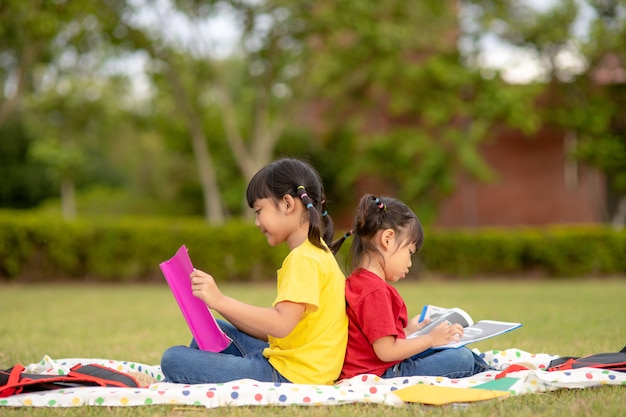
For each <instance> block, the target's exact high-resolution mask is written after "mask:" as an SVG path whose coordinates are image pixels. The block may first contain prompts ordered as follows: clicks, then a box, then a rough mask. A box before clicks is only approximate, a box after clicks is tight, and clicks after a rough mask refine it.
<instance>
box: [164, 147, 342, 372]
mask: <svg viewBox="0 0 626 417" xmlns="http://www.w3.org/2000/svg"><path fill="white" fill-rule="evenodd" d="M246 197H247V200H248V205H249V206H250V207H251V208H252V209H254V211H255V214H256V220H255V225H256V226H257V227H259V229H260V230H261V232H262V233H263V234H264V235H265V236H266V238H267V241H268V243H269V244H270V245H271V246H276V245H279V244H281V243H283V242H284V243H286V244H287V245H288V246H289V249H290V252H289V254H288V255H287V257H286V258H285V260H284V261H283V264H282V267H281V268H280V269H279V270H278V274H277V295H276V299H275V300H274V302H273V303H272V306H271V307H256V306H253V305H249V304H246V303H243V302H241V301H238V300H236V299H234V298H232V297H229V296H227V295H225V294H223V293H222V292H221V291H220V290H219V288H218V287H217V285H216V283H215V280H214V278H213V277H212V276H211V275H210V274H208V273H206V272H203V271H199V270H195V271H194V272H193V273H192V274H191V276H190V278H191V283H190V285H191V287H192V291H193V294H194V295H195V296H196V297H198V298H200V299H201V300H202V301H204V303H205V304H206V305H207V306H208V307H209V308H212V309H214V310H216V311H218V312H219V313H220V314H221V315H222V316H223V317H224V318H226V320H227V321H222V320H220V321H218V322H219V325H220V327H221V328H222V330H224V332H225V333H226V334H227V335H228V336H229V337H230V338H231V339H232V343H231V344H230V345H229V346H228V347H227V348H226V349H224V350H223V351H222V352H217V353H215V352H206V351H202V350H199V349H198V347H197V344H196V343H195V341H192V343H191V345H190V346H189V347H186V346H173V347H171V348H169V349H167V350H166V351H165V352H164V354H163V357H162V358H161V369H162V371H163V373H164V375H165V376H166V381H168V382H178V383H186V384H199V383H218V382H227V381H232V380H237V379H242V378H250V379H254V380H257V381H267V382H293V383H300V384H332V383H333V382H334V381H335V380H336V379H337V378H338V377H339V373H340V372H341V367H342V364H343V359H344V354H345V350H346V344H347V339H348V320H347V317H346V311H345V277H344V275H343V272H342V271H341V269H340V268H339V266H338V265H337V261H336V260H335V257H334V255H333V253H332V252H331V251H330V249H329V247H328V245H330V240H331V239H332V235H333V225H332V221H331V219H330V217H329V216H328V215H327V213H326V209H325V196H324V190H323V186H322V183H321V180H320V176H319V174H318V173H317V171H315V169H313V168H312V167H311V166H310V165H309V164H307V163H305V162H303V161H300V160H297V159H291V158H285V159H280V160H277V161H275V162H273V163H271V164H270V165H267V166H266V167H264V168H262V169H261V170H260V171H259V172H257V173H256V174H255V176H254V177H253V178H252V180H250V183H249V184H248V190H247V192H246ZM326 242H328V243H326Z"/></svg>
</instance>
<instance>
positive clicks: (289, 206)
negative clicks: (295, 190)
mask: <svg viewBox="0 0 626 417" xmlns="http://www.w3.org/2000/svg"><path fill="white" fill-rule="evenodd" d="M282 203H283V206H284V207H285V210H286V212H291V211H293V209H294V208H295V206H296V204H295V203H296V201H295V200H294V198H293V197H292V196H291V195H289V194H285V195H284V196H283V199H282Z"/></svg>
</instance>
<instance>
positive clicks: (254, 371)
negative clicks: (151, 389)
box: [161, 320, 290, 384]
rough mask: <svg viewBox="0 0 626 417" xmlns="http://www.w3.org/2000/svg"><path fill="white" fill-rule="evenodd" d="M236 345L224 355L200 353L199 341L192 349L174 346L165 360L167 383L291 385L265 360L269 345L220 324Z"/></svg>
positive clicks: (168, 351)
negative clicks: (269, 383) (256, 382)
mask: <svg viewBox="0 0 626 417" xmlns="http://www.w3.org/2000/svg"><path fill="white" fill-rule="evenodd" d="M218 324H219V326H220V327H221V328H222V330H223V331H224V333H226V334H227V335H228V336H229V337H230V338H231V339H232V343H231V344H230V345H229V346H228V347H227V348H226V349H224V350H223V351H221V352H206V351H203V350H200V349H198V345H197V344H196V342H195V340H192V342H191V345H190V346H189V347H186V346H172V347H171V348H169V349H167V350H166V351H165V352H164V353H163V356H162V357H161V371H162V372H163V374H164V375H165V382H176V383H181V384H205V383H220V382H228V381H234V380H237V379H245V378H249V379H254V380H257V381H263V382H274V383H280V382H290V381H289V380H287V379H286V378H285V377H283V376H282V375H281V374H280V373H278V371H277V370H276V369H274V367H273V366H272V365H271V364H270V363H269V361H268V360H267V358H265V357H264V356H263V349H265V348H266V347H268V343H267V342H265V341H263V340H260V339H257V338H255V337H252V336H249V335H247V334H245V333H243V332H241V331H240V330H239V329H237V328H236V327H235V326H233V325H232V324H230V323H228V322H226V321H223V320H218Z"/></svg>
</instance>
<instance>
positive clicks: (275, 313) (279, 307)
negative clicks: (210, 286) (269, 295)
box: [213, 296, 305, 340]
mask: <svg viewBox="0 0 626 417" xmlns="http://www.w3.org/2000/svg"><path fill="white" fill-rule="evenodd" d="M223 297H224V298H223V299H222V300H221V301H220V302H219V303H218V304H216V305H215V307H213V308H215V310H217V311H219V312H220V314H221V315H222V316H224V318H225V319H226V320H228V321H229V322H231V323H232V324H233V325H234V326H235V327H237V328H238V329H239V330H241V331H242V332H244V333H247V334H249V335H250V336H254V337H256V338H257V339H261V340H267V336H268V335H270V336H273V337H279V338H280V337H285V336H287V335H288V334H289V333H291V331H292V330H293V329H294V328H295V327H296V325H297V324H298V322H299V321H300V320H301V319H302V315H303V314H304V310H305V306H304V304H299V303H292V302H289V301H283V302H280V303H278V304H276V306H275V307H256V306H253V305H250V304H246V303H244V302H241V301H239V300H236V299H234V298H231V297H227V296H223Z"/></svg>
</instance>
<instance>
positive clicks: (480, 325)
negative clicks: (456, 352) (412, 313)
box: [407, 305, 522, 349]
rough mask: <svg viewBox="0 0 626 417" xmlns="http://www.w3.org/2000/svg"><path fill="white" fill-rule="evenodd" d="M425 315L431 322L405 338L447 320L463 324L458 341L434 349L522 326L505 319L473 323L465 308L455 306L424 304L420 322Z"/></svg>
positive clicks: (455, 346) (456, 345) (425, 331)
mask: <svg viewBox="0 0 626 417" xmlns="http://www.w3.org/2000/svg"><path fill="white" fill-rule="evenodd" d="M427 317H429V318H430V320H431V322H430V323H429V324H428V325H427V326H426V327H424V328H423V329H421V330H418V331H416V332H414V333H411V334H410V335H407V339H412V338H414V337H417V336H421V335H424V334H427V333H429V332H430V331H431V330H432V329H434V328H435V327H437V326H438V325H440V324H441V323H443V322H445V321H449V322H450V323H458V324H460V325H461V326H463V337H461V340H460V341H459V342H452V343H448V344H446V345H441V346H436V347H435V348H434V349H448V348H458V347H461V346H465V345H467V344H469V343H473V342H478V341H481V340H485V339H489V338H490V337H494V336H497V335H499V334H502V333H506V332H509V331H511V330H513V329H517V328H518V327H521V326H522V324H521V323H510V322H506V321H494V320H481V321H479V322H476V323H474V320H473V319H472V318H471V317H470V315H469V314H467V312H466V311H465V310H462V309H460V308H457V307H455V308H443V307H437V306H433V305H425V306H424V308H423V309H422V314H421V315H420V318H419V321H420V323H421V322H422V321H424V319H426V318H427Z"/></svg>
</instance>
